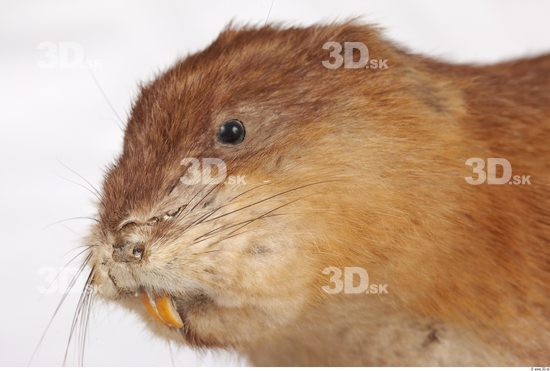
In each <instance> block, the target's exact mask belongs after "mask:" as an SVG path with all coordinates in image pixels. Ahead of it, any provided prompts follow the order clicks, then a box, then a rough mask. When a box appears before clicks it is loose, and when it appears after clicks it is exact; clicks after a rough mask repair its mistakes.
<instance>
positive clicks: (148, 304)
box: [141, 292, 164, 323]
mask: <svg viewBox="0 0 550 371" xmlns="http://www.w3.org/2000/svg"><path fill="white" fill-rule="evenodd" d="M141 300H142V301H143V304H145V308H146V309H147V312H149V314H150V315H151V317H153V318H154V319H156V320H157V321H159V322H161V323H164V321H163V320H162V318H160V316H159V314H158V312H157V308H156V305H155V302H154V301H153V300H152V299H151V297H150V296H149V295H148V294H147V293H145V292H144V293H143V294H141Z"/></svg>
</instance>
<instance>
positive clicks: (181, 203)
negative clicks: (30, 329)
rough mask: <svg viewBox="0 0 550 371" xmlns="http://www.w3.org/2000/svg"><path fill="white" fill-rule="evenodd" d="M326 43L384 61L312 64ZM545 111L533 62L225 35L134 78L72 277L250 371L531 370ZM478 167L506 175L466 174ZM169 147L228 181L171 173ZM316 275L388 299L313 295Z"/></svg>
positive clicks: (549, 90) (546, 154)
mask: <svg viewBox="0 0 550 371" xmlns="http://www.w3.org/2000/svg"><path fill="white" fill-rule="evenodd" d="M327 42H332V43H337V44H339V45H344V46H345V43H347V42H353V43H361V44H364V45H365V46H367V47H368V54H369V60H376V61H384V63H380V64H378V65H377V66H378V67H380V68H372V67H373V66H374V65H369V67H371V68H345V65H344V66H342V67H337V68H327V67H326V64H324V63H323V61H327V60H328V61H329V62H330V61H332V60H333V59H334V58H338V57H335V56H334V55H333V54H331V52H332V51H331V50H329V49H330V48H326V47H324V46H325V45H326V43H327ZM332 45H334V44H332ZM353 45H357V44H353ZM342 53H344V52H342ZM342 55H343V54H342ZM350 55H351V56H352V57H353V58H356V57H361V56H360V55H359V56H358V55H357V49H356V50H353V51H352V53H350ZM331 58H332V59H331ZM355 60H358V59H355ZM386 62H387V63H386ZM374 67H376V66H374ZM386 67H387V68H386ZM549 101H550V56H549V55H546V56H542V57H537V58H531V59H524V60H517V61H511V62H506V63H500V64H496V65H491V66H470V65H452V64H447V63H443V62H439V61H435V60H433V59H430V58H426V57H423V56H419V55H415V54H412V53H409V52H406V51H403V50H402V49H400V48H398V47H396V46H394V45H393V44H392V43H391V42H389V41H387V40H385V39H384V38H383V37H381V36H380V34H379V32H378V31H377V30H376V29H374V28H372V27H369V26H363V25H358V24H355V23H345V24H332V25H324V26H312V27H307V28H286V29H285V28H278V27H275V26H265V27H261V28H242V29H233V28H229V29H227V30H225V31H224V32H223V33H222V34H221V35H220V36H219V38H218V39H217V40H216V41H214V42H213V43H212V45H210V46H209V47H207V48H206V49H205V50H204V51H201V52H199V53H197V54H194V55H191V56H189V57H187V58H185V59H183V60H181V61H179V62H178V63H177V64H176V65H175V66H173V67H172V68H170V69H169V70H168V71H166V72H165V73H163V74H162V75H160V76H159V77H158V78H157V79H156V80H155V81H153V82H151V83H149V84H147V85H145V86H144V87H143V89H142V91H141V94H140V97H139V98H138V100H137V102H136V103H135V105H134V107H133V109H132V114H131V117H130V119H129V121H128V125H127V128H126V132H125V137H124V148H123V152H122V154H121V156H120V157H119V158H118V159H117V161H116V162H115V164H114V165H113V166H112V167H111V168H110V170H109V172H108V174H107V176H106V178H105V182H104V185H103V193H102V200H101V203H100V205H99V215H98V219H99V222H98V223H97V224H96V225H95V226H94V227H93V230H92V233H91V235H90V237H89V241H90V245H93V246H94V248H93V249H92V255H91V257H90V264H91V266H92V268H93V270H92V276H91V280H90V281H91V283H92V285H93V286H94V287H95V288H96V289H97V290H96V291H97V292H98V293H99V294H100V296H102V297H104V298H107V299H112V300H118V301H119V302H120V303H121V304H123V305H125V306H127V307H129V308H132V309H133V310H136V311H138V312H139V313H140V314H142V315H143V318H144V319H145V320H146V321H147V323H148V325H149V326H150V327H151V329H153V330H154V331H156V332H158V333H159V334H161V335H162V336H168V337H172V338H177V339H181V340H183V341H184V343H186V344H190V345H193V346H198V347H222V348H228V349H236V350H237V351H239V352H240V353H241V354H244V355H245V356H247V358H248V359H249V360H250V361H251V362H252V363H253V364H256V365H453V366H454V365H493V366H495V365H499V366H501V365H525V364H548V361H550V359H549V358H548V355H549V354H550V351H549V350H550V349H549V348H548V344H550V341H549V340H550V339H548V337H549V335H548V334H549V333H550V332H549V331H548V330H549V323H550V322H549V321H548V319H549V314H550V313H549V309H550V307H549V301H548V289H547V287H548V286H547V283H548V282H549V281H550V277H549V276H550V275H549V273H550V269H549V262H548V244H549V242H550V217H549V214H550V211H549V210H550V205H549V201H548V197H547V195H548V191H549V170H550V169H549V165H548V164H549V160H550V149H549V148H550V147H549V146H548V138H549V134H550V105H549V104H548V102H549ZM228 125H229V126H228ZM227 128H229V129H230V130H232V132H233V133H234V135H233V136H231V135H229V136H228V135H227V134H226V133H227V131H225V132H224V130H225V129H227ZM229 129H228V130H229ZM495 158H496V159H504V160H505V161H507V162H508V163H509V164H511V167H512V171H513V175H520V177H519V178H511V182H512V184H507V183H506V184H490V183H491V182H490V180H491V179H494V178H499V177H500V174H494V173H493V174H492V177H491V176H488V177H487V181H484V182H482V184H478V185H474V184H471V183H472V182H471V181H468V180H467V179H468V178H469V177H473V179H476V177H477V175H476V174H478V173H479V169H478V170H475V167H474V168H473V167H472V166H470V165H472V162H471V160H470V162H468V161H469V159H477V160H475V161H478V162H479V160H480V159H481V160H483V161H484V162H486V165H487V166H486V167H484V168H483V170H484V171H487V170H488V169H489V166H488V165H489V164H490V163H491V161H492V160H489V159H495ZM184 159H186V161H185V163H186V164H187V163H189V161H187V160H189V159H191V162H190V163H192V164H195V165H196V166H201V165H202V164H204V162H201V161H202V160H204V159H218V160H221V161H222V163H223V165H224V166H225V168H226V169H227V174H228V175H229V176H237V177H241V178H242V179H243V180H244V181H243V182H228V181H224V182H218V183H212V182H204V181H203V182H192V181H189V180H191V178H185V179H187V180H188V181H185V182H184V181H182V177H183V176H185V174H186V171H189V167H185V166H182V163H183V161H182V160H184ZM193 159H195V160H197V161H198V162H193V161H192V160H193ZM475 161H474V162H475ZM501 164H502V162H501ZM195 165H192V166H191V167H193V166H195ZM474 165H475V166H478V167H479V163H477V165H476V164H474ZM195 170H196V169H195ZM201 174H202V173H201ZM488 174H489V175H491V170H490V169H489V173H488ZM478 175H479V174H478ZM521 176H523V178H521ZM500 178H502V177H500ZM231 179H239V178H231ZM515 179H520V180H521V181H520V183H521V184H518V183H515V184H514V180H515ZM477 181H478V182H479V178H477ZM329 267H332V268H334V269H342V270H345V268H347V267H355V268H361V269H363V270H365V271H367V272H368V278H369V282H371V283H381V284H384V285H385V286H384V287H386V288H387V292H378V293H376V294H373V293H372V292H371V293H369V294H365V293H361V294H357V293H346V292H345V291H346V290H344V291H343V292H339V293H336V294H332V293H328V292H327V290H326V289H325V288H326V286H327V285H330V279H331V277H330V276H329V275H327V274H326V269H327V268H329ZM332 268H331V269H332ZM135 295H138V296H145V302H146V304H147V305H146V306H143V305H142V303H141V301H140V300H138V299H136V298H135V297H134V296H135ZM165 303H168V304H165ZM146 307H147V309H148V310H149V313H152V314H153V316H151V315H149V314H148V312H147V310H146ZM151 308H152V309H151ZM153 317H155V318H156V320H155V319H153ZM179 320H181V322H179ZM163 324H166V325H168V326H164V325H163ZM181 324H183V325H181ZM180 325H181V326H180Z"/></svg>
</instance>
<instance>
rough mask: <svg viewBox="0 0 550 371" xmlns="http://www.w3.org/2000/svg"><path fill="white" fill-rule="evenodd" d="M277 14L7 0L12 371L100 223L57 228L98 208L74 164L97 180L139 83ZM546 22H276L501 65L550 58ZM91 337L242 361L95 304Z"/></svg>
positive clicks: (94, 355) (1, 76) (522, 1)
mask: <svg viewBox="0 0 550 371" xmlns="http://www.w3.org/2000/svg"><path fill="white" fill-rule="evenodd" d="M270 6H271V0H261V1H258V0H256V1H253V0H249V1H221V0H220V1H195V2H191V1H179V2H178V1H106V0H105V1H97V0H95V1H92V0H90V1H87V2H84V1H74V0H67V1H1V2H0V169H1V170H2V172H1V178H0V179H1V182H0V232H1V235H0V241H1V242H0V295H1V297H2V299H1V300H0V304H1V305H0V365H25V364H27V363H28V362H29V360H30V358H31V354H32V352H33V349H34V347H35V345H36V343H37V342H38V340H39V338H40V335H41V334H42V332H43V330H44V328H45V327H46V325H47V323H48V320H49V319H50V317H51V315H52V312H53V311H54V309H55V306H56V304H57V303H58V302H59V300H60V298H61V293H62V286H64V284H63V281H65V282H66V280H67V278H68V277H70V273H72V272H74V269H72V270H71V268H69V270H68V271H66V272H65V273H61V275H60V282H54V284H53V286H52V288H53V291H54V292H48V291H47V290H46V288H47V287H48V279H49V278H50V277H49V275H50V274H51V272H53V271H59V269H60V268H61V267H62V266H63V265H64V264H65V263H66V262H67V261H68V260H69V259H70V258H71V257H72V256H74V255H75V253H76V252H77V251H75V250H72V251H71V249H72V248H74V247H76V246H79V245H81V238H82V236H83V235H84V234H85V232H86V228H87V226H88V225H89V222H88V221H87V220H85V219H82V220H81V219H77V220H70V221H65V222H61V223H57V224H54V225H51V223H54V222H57V221H59V220H63V219H66V218H71V217H80V216H91V215H93V214H94V206H93V198H92V196H91V194H90V193H89V192H88V191H86V190H85V189H83V188H82V187H81V186H78V185H75V184H74V182H77V183H81V184H84V181H83V180H82V179H80V178H79V177H78V176H76V175H75V174H74V173H73V172H71V171H70V170H68V169H67V168H66V167H65V166H67V167H69V168H71V169H74V170H75V171H76V172H78V173H79V174H81V175H82V176H83V177H84V178H86V179H87V180H89V181H90V182H91V183H93V184H94V185H97V186H99V184H100V182H101V179H102V172H103V169H104V167H105V166H106V165H107V164H108V163H109V162H110V161H112V160H113V159H114V157H115V155H116V154H117V153H118V152H119V150H120V147H121V139H122V131H121V129H120V128H119V126H120V124H119V123H117V118H116V115H118V116H120V117H121V118H122V120H124V119H125V118H126V117H127V112H128V110H129V107H130V104H131V102H132V99H133V98H134V97H135V94H136V90H137V84H138V82H139V81H143V80H148V79H151V78H152V77H153V76H154V74H155V73H157V72H158V71H159V70H161V69H163V68H165V67H167V66H169V65H170V64H171V63H173V62H174V61H175V60H176V59H177V58H178V57H181V56H184V55H185V54H187V53H188V52H193V51H196V50H199V49H201V48H203V47H205V46H206V45H207V44H208V43H209V42H210V41H212V40H213V39H214V38H215V37H216V35H217V33H218V32H219V31H220V30H221V29H222V28H223V27H224V26H225V25H226V24H227V23H228V22H229V21H230V20H231V19H235V20H237V21H245V22H252V23H256V24H263V23H264V22H265V20H266V17H267V15H268V13H269V9H270ZM548 14H550V2H544V1H534V0H518V1H509V0H499V1H497V0H494V1H479V0H476V1H474V0H470V1H465V0H460V1H441V0H423V1H397V0H393V1H344V0H338V1H298V0H274V2H273V6H272V9H271V12H270V16H269V20H270V21H287V22H290V23H300V24H310V23H313V22H318V21H330V20H335V19H345V18H347V17H350V16H357V15H363V16H364V20H365V21H368V22H376V23H378V24H380V25H382V26H383V27H385V28H386V29H387V34H388V35H389V36H390V37H391V38H393V39H394V40H397V41H399V42H400V43H401V44H403V45H406V46H408V47H409V48H411V49H413V50H415V51H418V52H424V53H428V54H430V55H432V56H439V57H442V58H444V59H447V60H450V61H460V62H491V61H496V60H501V59H503V58H512V57H515V56H522V55H526V54H536V53H540V52H544V51H546V52H548V51H550V22H548ZM52 43H53V45H57V46H59V45H64V44H63V43H71V44H70V45H77V46H78V47H80V48H82V51H83V53H84V57H85V58H86V62H87V63H88V64H89V65H91V66H92V67H91V70H92V71H93V76H95V78H96V79H97V83H98V84H96V83H95V82H94V79H93V77H92V74H91V73H90V70H89V69H88V67H86V63H80V64H78V65H76V66H73V65H70V63H72V62H71V61H69V65H67V64H66V63H65V64H64V62H63V60H58V62H59V63H53V64H52V65H48V63H52V62H51V60H50V59H49V57H48V56H47V55H46V54H45V51H44V48H49V47H50V45H52ZM65 45H66V44H65ZM98 85H99V86H100V87H101V89H103V91H104V92H105V94H106V96H107V99H106V98H104V97H103V95H102V92H101V90H100V88H99V87H98ZM108 102H110V103H108ZM109 104H111V105H112V107H113V109H114V111H115V112H116V114H115V113H114V112H113V110H112V109H111V108H110V106H109ZM72 266H74V264H73V265H72ZM58 286H60V287H61V288H60V289H56V288H57V287H58ZM76 301H77V295H76V293H75V294H72V295H70V296H69V298H68V300H67V302H66V303H65V304H64V305H63V307H62V309H61V312H60V313H59V315H58V317H57V318H56V319H55V320H54V322H53V324H52V326H51V328H50V329H49V331H48V333H47V335H46V338H45V341H44V342H43V344H42V345H41V347H40V348H39V351H38V353H37V355H36V357H35V358H34V360H33V362H32V364H33V365H60V364H61V363H62V360H63V354H64V350H65V345H66V342H67V336H68V332H69V326H70V322H71V319H72V314H73V311H74V308H75V305H76ZM89 331H90V332H89V341H88V345H87V348H86V358H85V365H147V366H154V365H166V366H169V365H172V364H176V365H239V364H244V362H243V361H242V360H239V358H238V357H237V356H236V355H233V354H230V353H224V352H216V353H210V352H203V353H198V352H194V351H192V350H190V349H185V348H183V349H177V346H176V345H172V346H171V347H169V346H168V345H167V344H166V343H165V342H163V341H160V340H158V339H154V338H152V336H151V335H150V334H149V333H147V332H146V331H145V330H144V328H143V326H142V325H141V324H140V323H139V321H138V320H137V319H136V318H135V317H133V316H132V315H130V314H128V313H126V312H124V311H122V310H119V309H118V308H116V307H113V306H106V305H96V307H95V309H94V313H93V317H92V320H91V323H90V329H89ZM170 349H172V355H173V357H172V356H171V352H170ZM74 354H75V352H74V351H73V352H71V355H73V356H74ZM71 360H74V357H71Z"/></svg>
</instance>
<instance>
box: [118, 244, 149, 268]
mask: <svg viewBox="0 0 550 371" xmlns="http://www.w3.org/2000/svg"><path fill="white" fill-rule="evenodd" d="M144 252H145V246H144V245H143V244H140V243H137V244H133V243H117V244H114V245H113V260H114V261H116V262H119V263H134V262H139V261H141V260H142V259H143V253H144Z"/></svg>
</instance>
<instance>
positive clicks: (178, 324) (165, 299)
mask: <svg viewBox="0 0 550 371" xmlns="http://www.w3.org/2000/svg"><path fill="white" fill-rule="evenodd" d="M155 304H156V307H157V312H158V315H159V316H160V318H162V320H163V322H164V323H165V324H166V325H168V326H170V327H174V328H182V327H183V321H182V320H181V317H180V315H179V313H178V311H177V310H176V308H175V307H174V304H173V303H172V298H171V297H170V296H169V295H163V296H159V297H156V299H155Z"/></svg>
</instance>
